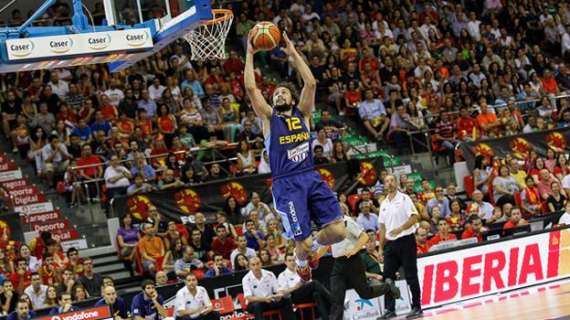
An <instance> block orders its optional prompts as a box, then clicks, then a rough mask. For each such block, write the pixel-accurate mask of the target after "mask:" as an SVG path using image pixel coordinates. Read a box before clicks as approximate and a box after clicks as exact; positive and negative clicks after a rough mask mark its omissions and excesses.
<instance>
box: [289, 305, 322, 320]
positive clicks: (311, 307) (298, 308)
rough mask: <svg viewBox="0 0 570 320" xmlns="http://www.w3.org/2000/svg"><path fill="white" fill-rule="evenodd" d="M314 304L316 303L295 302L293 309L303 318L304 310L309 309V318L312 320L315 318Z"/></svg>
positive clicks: (303, 319)
mask: <svg viewBox="0 0 570 320" xmlns="http://www.w3.org/2000/svg"><path fill="white" fill-rule="evenodd" d="M316 306H317V305H316V304H314V303H301V304H296V305H295V306H294V307H295V310H296V311H297V312H298V313H299V315H300V318H299V319H301V320H305V312H304V311H305V310H306V309H309V310H310V311H311V320H314V319H316V317H315V307H316Z"/></svg>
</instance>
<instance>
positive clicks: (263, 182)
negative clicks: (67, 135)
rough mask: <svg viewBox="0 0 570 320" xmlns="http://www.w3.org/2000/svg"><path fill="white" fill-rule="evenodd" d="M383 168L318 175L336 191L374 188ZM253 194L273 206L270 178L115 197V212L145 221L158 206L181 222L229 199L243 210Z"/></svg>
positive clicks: (322, 170) (323, 169)
mask: <svg viewBox="0 0 570 320" xmlns="http://www.w3.org/2000/svg"><path fill="white" fill-rule="evenodd" d="M381 166H382V161H375V159H373V160H367V161H355V160H354V161H347V162H341V163H336V164H329V165H323V166H319V167H318V168H316V171H317V172H318V173H319V174H320V175H321V178H322V179H323V181H325V182H326V183H327V184H328V185H329V187H331V189H332V190H333V191H335V190H337V189H339V188H342V187H343V186H350V185H352V184H353V183H354V182H355V180H358V181H357V183H359V184H360V185H372V184H375V183H376V181H377V177H378V175H379V172H380V170H379V169H380V167H381ZM252 192H257V193H259V195H260V196H261V198H262V200H263V201H264V202H266V203H271V202H272V201H273V199H272V195H271V175H256V176H246V177H240V178H233V179H231V181H230V180H219V181H214V182H211V183H205V184H200V185H197V186H189V187H184V188H181V189H175V190H167V191H162V192H152V193H147V194H140V195H134V196H131V197H116V198H115V201H114V204H113V209H114V212H115V214H116V215H118V216H120V215H122V214H123V213H125V212H130V213H131V214H132V215H133V217H135V218H137V219H139V220H142V219H145V218H146V217H147V216H148V209H149V208H150V207H151V206H155V207H156V208H157V209H158V210H159V212H160V213H161V214H164V215H166V216H168V217H169V218H172V219H176V220H181V216H185V215H192V214H194V213H196V212H198V211H202V212H204V213H212V212H215V211H217V210H221V209H223V208H224V206H225V204H226V199H227V198H229V197H230V196H232V197H234V198H235V199H236V201H237V202H238V203H239V204H240V205H241V206H244V205H246V204H247V202H248V200H249V197H250V194H251V193H252ZM230 218H231V217H230Z"/></svg>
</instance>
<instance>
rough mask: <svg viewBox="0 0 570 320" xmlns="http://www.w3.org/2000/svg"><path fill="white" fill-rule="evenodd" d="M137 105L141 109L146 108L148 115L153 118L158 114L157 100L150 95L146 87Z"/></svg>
mask: <svg viewBox="0 0 570 320" xmlns="http://www.w3.org/2000/svg"><path fill="white" fill-rule="evenodd" d="M137 106H138V109H139V110H141V109H142V110H144V111H145V112H146V115H147V116H148V117H150V118H153V117H154V115H155V114H156V109H157V107H156V102H155V101H154V100H153V99H152V98H151V97H150V94H149V92H148V90H146V89H145V90H142V91H141V98H140V100H139V101H138V102H137ZM139 116H140V114H139Z"/></svg>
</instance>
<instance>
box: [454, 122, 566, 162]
mask: <svg viewBox="0 0 570 320" xmlns="http://www.w3.org/2000/svg"><path fill="white" fill-rule="evenodd" d="M568 141H570V128H563V129H553V130H546V131H540V132H533V133H526V134H519V135H514V136H508V137H504V138H497V139H488V140H482V141H474V142H469V143H464V144H462V145H461V148H462V151H463V157H464V158H465V160H466V161H467V165H468V167H469V169H470V170H473V167H474V166H475V157H476V156H477V155H484V156H487V157H491V156H498V157H505V156H506V155H507V154H508V153H510V154H512V155H513V156H514V157H515V158H518V159H524V158H525V157H526V155H527V154H528V152H529V151H530V150H534V151H536V152H537V153H538V154H541V155H545V154H546V150H548V149H553V150H554V151H556V152H568V151H569V149H568Z"/></svg>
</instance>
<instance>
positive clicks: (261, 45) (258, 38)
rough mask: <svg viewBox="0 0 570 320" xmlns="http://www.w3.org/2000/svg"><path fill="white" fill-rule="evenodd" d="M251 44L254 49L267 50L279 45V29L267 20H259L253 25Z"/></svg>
mask: <svg viewBox="0 0 570 320" xmlns="http://www.w3.org/2000/svg"><path fill="white" fill-rule="evenodd" d="M253 32H254V34H253V38H252V44H253V46H254V47H255V48H256V49H259V50H264V51H269V50H272V49H273V48H275V47H277V46H278V45H279V42H280V41H281V31H279V28H277V26H276V25H275V24H273V23H272V22H269V21H263V22H259V23H258V24H256V25H255V27H253Z"/></svg>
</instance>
